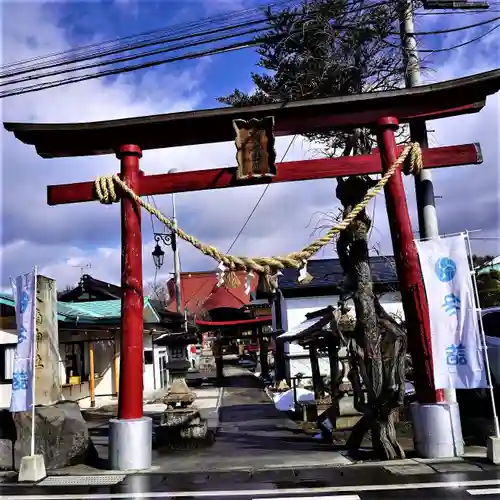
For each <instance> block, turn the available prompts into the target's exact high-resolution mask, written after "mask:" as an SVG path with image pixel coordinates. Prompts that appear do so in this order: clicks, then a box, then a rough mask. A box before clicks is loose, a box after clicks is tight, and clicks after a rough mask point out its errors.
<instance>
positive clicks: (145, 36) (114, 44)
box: [2, 0, 290, 68]
mask: <svg viewBox="0 0 500 500" xmlns="http://www.w3.org/2000/svg"><path fill="white" fill-rule="evenodd" d="M287 3H290V0H279V1H275V2H271V3H270V4H268V5H269V7H277V6H280V5H281V6H282V5H283V4H287ZM255 13H259V14H261V13H262V12H261V9H260V8H259V7H252V8H249V9H242V10H239V11H231V12H227V13H225V14H221V15H219V16H214V17H206V18H202V19H200V20H198V21H193V22H190V23H187V24H186V23H183V24H178V25H173V26H167V27H163V28H158V29H155V30H151V31H147V32H143V33H139V34H137V35H128V36H125V37H119V38H116V39H113V40H109V41H105V42H98V43H93V44H89V45H85V46H82V47H77V48H74V49H70V50H67V51H62V52H56V53H52V54H49V55H46V56H37V57H34V58H30V59H25V60H22V61H18V62H14V63H9V64H7V65H4V66H2V68H12V67H16V66H22V65H23V64H27V63H30V62H35V61H43V60H46V59H50V58H55V57H57V56H64V55H67V56H69V55H70V54H80V56H79V57H82V56H83V55H84V54H85V49H95V48H97V49H99V50H98V51H97V52H95V51H94V52H89V53H87V55H95V56H96V57H98V56H99V54H100V53H102V50H103V48H104V47H107V46H110V48H109V49H108V50H116V49H117V48H120V43H121V42H122V41H125V40H132V39H137V42H135V43H144V41H146V40H149V39H150V38H151V36H152V35H155V36H158V35H159V34H163V35H165V34H168V33H176V34H177V35H179V34H180V33H182V32H185V31H186V30H187V29H190V28H192V29H201V28H203V27H204V26H207V25H210V24H214V23H215V22H217V21H219V22H220V21H227V20H231V21H232V22H234V21H235V19H237V18H244V17H245V16H247V15H250V14H255ZM132 46H133V44H131V43H129V44H128V45H125V46H123V47H122V48H125V50H128V49H130V47H132ZM73 57H77V56H73ZM61 60H64V58H62V59H61V58H59V59H57V60H56V61H61Z"/></svg>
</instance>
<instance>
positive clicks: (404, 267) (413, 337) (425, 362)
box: [377, 117, 443, 403]
mask: <svg viewBox="0 0 500 500" xmlns="http://www.w3.org/2000/svg"><path fill="white" fill-rule="evenodd" d="M398 126H399V122H398V120H397V118H394V117H387V118H383V119H381V120H379V122H378V130H377V139H378V146H379V149H380V157H381V160H382V172H384V173H385V172H386V171H387V169H388V168H389V167H390V166H391V165H392V164H393V163H394V162H395V161H396V158H397V146H396V139H395V136H394V131H395V130H397V129H398ZM384 191H385V203H386V206H387V215H388V217H389V226H390V229H391V238H392V246H393V249H394V259H395V262H396V269H397V272H398V279H399V286H400V290H401V299H402V302H403V309H404V313H405V318H406V325H407V332H408V347H409V350H410V353H411V355H412V358H413V367H414V370H415V392H416V394H417V398H418V400H419V402H420V403H436V402H437V401H442V400H443V391H442V390H438V391H436V390H435V388H434V375H433V367H432V347H431V331H430V321H429V306H428V304H427V298H426V296H425V287H424V283H423V280H422V272H421V269H420V261H419V259H418V254H417V247H416V246H415V242H414V240H413V232H412V229H411V222H410V215H409V214H408V206H407V204H406V195H405V189H404V185H403V178H402V175H401V171H400V170H399V169H398V170H397V171H396V172H395V173H394V174H393V175H392V177H391V178H390V179H389V182H388V183H387V184H386V185H385V188H384Z"/></svg>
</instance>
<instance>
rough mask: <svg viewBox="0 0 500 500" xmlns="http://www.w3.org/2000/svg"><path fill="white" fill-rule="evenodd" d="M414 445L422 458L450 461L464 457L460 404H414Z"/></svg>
mask: <svg viewBox="0 0 500 500" xmlns="http://www.w3.org/2000/svg"><path fill="white" fill-rule="evenodd" d="M411 415H412V421H413V442H414V445H415V450H416V452H417V454H418V456H419V457H421V458H450V457H459V456H461V455H463V454H464V440H463V437H462V426H461V423H460V412H459V409H458V404H457V403H434V404H421V403H412V404H411Z"/></svg>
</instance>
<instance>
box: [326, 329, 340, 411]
mask: <svg viewBox="0 0 500 500" xmlns="http://www.w3.org/2000/svg"><path fill="white" fill-rule="evenodd" d="M328 361H329V362H330V398H331V402H332V404H334V401H335V400H336V399H337V397H338V384H337V380H338V378H339V375H340V373H339V350H338V343H337V342H336V341H335V339H334V338H332V337H329V339H328Z"/></svg>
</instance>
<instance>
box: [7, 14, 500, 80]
mask: <svg viewBox="0 0 500 500" xmlns="http://www.w3.org/2000/svg"><path fill="white" fill-rule="evenodd" d="M498 20H500V17H496V18H492V19H487V20H485V21H482V22H479V23H475V24H470V25H467V26H460V27H457V28H450V29H444V30H434V31H421V32H417V33H415V35H420V36H425V35H437V34H446V33H453V32H458V31H463V30H468V29H472V28H476V27H479V26H483V25H486V24H489V23H491V22H495V21H498ZM267 22H268V20H267V19H265V18H263V19H258V20H253V21H246V22H244V23H240V24H233V25H231V26H228V27H223V28H216V29H211V30H206V31H204V32H201V33H190V34H187V35H183V36H176V37H173V38H168V39H163V40H155V41H152V42H149V43H142V44H139V45H136V46H135V47H134V49H138V48H144V47H147V46H151V45H159V44H164V43H170V42H172V41H181V40H187V39H190V38H195V37H202V36H205V35H212V34H217V33H221V32H226V31H230V30H234V29H237V28H243V27H248V26H250V25H257V24H262V23H267ZM332 28H333V29H338V30H361V29H366V27H365V26H348V25H346V26H343V25H338V26H335V25H332ZM268 29H269V26H268V25H267V24H266V26H264V27H261V28H255V29H252V30H246V31H242V32H237V33H231V34H229V35H226V36H220V37H217V38H211V39H208V40H201V41H195V42H191V43H187V44H186V43H185V44H182V45H174V46H173V47H167V48H162V49H157V50H153V51H149V52H141V53H139V54H134V55H130V56H127V57H122V58H116V59H111V60H109V61H101V62H97V63H93V64H87V65H83V66H77V67H72V68H67V69H63V70H58V71H53V72H49V73H42V74H37V75H34V76H28V77H25V78H22V79H17V80H13V81H8V82H4V83H1V84H0V85H2V86H5V85H13V84H17V83H24V82H26V81H30V80H36V79H40V78H46V77H49V76H58V75H60V74H65V73H69V72H73V71H81V70H84V69H92V68H96V67H101V66H105V65H109V64H116V63H120V62H127V61H131V60H134V59H139V58H141V57H150V56H152V55H157V54H161V53H164V52H172V51H175V50H179V49H183V48H188V47H193V46H198V45H202V44H206V43H211V42H215V41H221V40H226V39H229V38H233V37H238V36H243V35H248V34H256V33H259V32H262V31H266V30H268ZM389 34H392V35H397V34H399V32H390V33H389ZM125 50H128V49H115V50H114V51H108V52H107V53H103V54H101V55H100V56H99V57H104V56H107V55H111V54H116V53H120V52H123V51H125ZM96 57H97V56H85V57H80V58H76V59H73V60H71V61H70V62H59V63H56V64H52V65H49V66H45V67H41V68H35V69H34V70H33V69H29V68H28V69H23V70H20V71H15V72H10V73H4V74H0V78H6V77H8V78H9V77H13V76H19V75H22V74H26V73H30V72H32V71H39V70H40V69H51V68H57V67H60V66H63V65H65V64H74V63H77V62H83V61H86V60H90V59H95V58H96Z"/></svg>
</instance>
